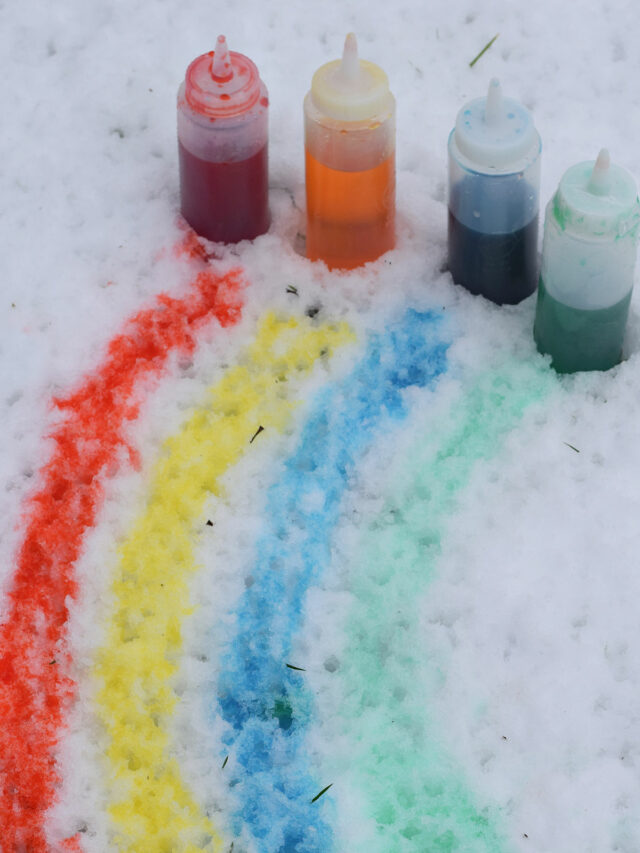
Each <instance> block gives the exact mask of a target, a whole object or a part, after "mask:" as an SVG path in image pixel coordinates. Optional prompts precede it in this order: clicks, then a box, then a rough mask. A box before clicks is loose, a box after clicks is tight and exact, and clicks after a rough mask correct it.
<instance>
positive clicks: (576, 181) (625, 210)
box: [553, 148, 640, 239]
mask: <svg viewBox="0 0 640 853" xmlns="http://www.w3.org/2000/svg"><path fill="white" fill-rule="evenodd" d="M553 212H554V216H555V219H556V221H557V222H558V225H559V226H560V228H561V229H562V230H563V231H564V230H567V231H571V232H572V233H574V234H578V235H581V236H585V237H595V238H598V237H604V238H609V239H615V238H617V237H622V236H624V235H625V234H627V233H628V232H629V231H631V230H632V229H634V228H637V227H638V223H639V221H640V217H639V207H638V191H637V189H636V183H635V181H634V179H633V178H632V176H631V175H630V174H629V172H627V171H626V169H623V168H622V167H621V166H616V165H615V163H612V162H611V160H610V158H609V152H608V151H607V150H606V148H603V149H602V151H600V154H599V155H598V159H597V160H596V161H595V162H594V161H593V160H589V161H587V162H584V163H577V164H576V165H575V166H572V167H571V168H570V169H568V170H567V171H566V172H565V173H564V175H563V176H562V179H561V181H560V185H559V186H558V190H557V192H556V194H555V197H554V199H553Z"/></svg>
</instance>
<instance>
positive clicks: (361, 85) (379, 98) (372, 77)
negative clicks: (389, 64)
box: [310, 33, 392, 121]
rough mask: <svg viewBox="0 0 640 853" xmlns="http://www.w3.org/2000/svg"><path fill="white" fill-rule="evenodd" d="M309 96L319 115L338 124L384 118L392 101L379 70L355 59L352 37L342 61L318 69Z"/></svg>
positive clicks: (345, 45) (382, 74)
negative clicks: (377, 117) (336, 121)
mask: <svg viewBox="0 0 640 853" xmlns="http://www.w3.org/2000/svg"><path fill="white" fill-rule="evenodd" d="M310 94H311V99H312V101H313V104H314V106H315V107H316V108H317V109H318V110H319V111H320V112H321V113H323V114H324V115H325V116H327V117H328V118H332V119H337V120H338V121H366V120H367V119H372V118H375V117H376V116H379V115H383V114H385V113H387V112H388V111H389V108H390V98H392V95H391V93H390V91H389V80H388V78H387V75H386V74H385V73H384V71H383V70H382V68H380V67H379V66H378V65H375V64H374V63H373V62H367V61H366V60H364V59H359V58H358V43H357V42H356V37H355V35H354V34H353V33H349V35H348V36H347V38H346V39H345V43H344V52H343V54H342V59H336V60H334V61H333V62H328V63H327V64H326V65H322V66H320V68H318V70H317V71H316V73H315V74H314V75H313V79H312V81H311V93H310ZM391 103H392V102H391Z"/></svg>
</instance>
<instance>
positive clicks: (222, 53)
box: [211, 35, 233, 80]
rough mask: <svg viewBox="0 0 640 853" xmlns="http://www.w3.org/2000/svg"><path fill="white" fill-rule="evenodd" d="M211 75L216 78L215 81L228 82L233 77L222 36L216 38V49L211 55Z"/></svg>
mask: <svg viewBox="0 0 640 853" xmlns="http://www.w3.org/2000/svg"><path fill="white" fill-rule="evenodd" d="M211 74H212V75H213V76H214V77H215V78H216V80H229V79H230V78H231V77H233V68H232V66H231V57H230V56H229V48H228V46H227V39H226V37H225V36H222V35H220V36H218V38H217V39H216V49H215V51H214V53H213V63H212V64H211Z"/></svg>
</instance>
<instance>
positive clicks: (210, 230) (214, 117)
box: [178, 52, 270, 243]
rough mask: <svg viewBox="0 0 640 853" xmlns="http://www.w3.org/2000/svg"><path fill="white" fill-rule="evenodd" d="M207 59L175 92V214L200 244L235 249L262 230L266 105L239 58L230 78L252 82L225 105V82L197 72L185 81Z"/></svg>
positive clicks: (252, 72)
mask: <svg viewBox="0 0 640 853" xmlns="http://www.w3.org/2000/svg"><path fill="white" fill-rule="evenodd" d="M211 55H213V52H212V54H211ZM211 55H209V54H206V55H205V56H204V57H199V58H198V59H197V60H195V61H194V63H192V65H191V66H190V67H189V69H188V70H187V78H186V80H185V81H184V82H183V83H182V85H181V86H180V89H179V91H178V152H179V164H180V196H181V212H182V215H183V216H184V218H185V219H186V220H187V222H188V223H189V224H190V225H191V227H192V228H193V229H194V230H195V231H196V232H197V233H198V234H200V235H201V236H202V237H206V238H207V239H208V240H213V241H216V242H222V243H236V242H238V241H240V240H251V239H253V238H254V237H257V236H258V235H260V234H264V233H265V231H267V230H268V228H269V223H270V216H269V195H268V191H269V177H268V104H269V102H268V95H267V90H266V87H265V85H264V83H263V82H262V81H261V80H260V78H259V76H258V73H257V69H255V66H254V65H253V63H251V62H250V60H248V59H247V58H246V57H243V56H242V55H241V54H234V53H231V54H230V57H231V58H232V60H233V61H234V62H235V61H236V57H240V58H241V60H242V62H241V63H238V67H237V69H236V71H237V73H239V74H240V75H241V76H242V77H243V79H244V78H247V77H249V78H251V79H249V80H245V84H244V91H242V90H241V91H240V92H239V93H237V92H233V91H232V93H231V94H230V95H228V96H227V97H226V98H225V94H227V93H226V92H225V91H224V89H225V86H224V83H225V81H223V82H222V84H218V83H217V81H216V80H215V78H213V79H212V80H211V81H209V78H208V77H207V76H206V74H205V73H204V72H203V69H202V68H199V69H196V71H197V75H198V79H197V80H196V81H195V82H194V81H193V80H191V81H190V71H191V69H192V67H193V66H194V65H195V64H196V63H201V65H205V63H206V58H207V57H210V56H211ZM247 68H248V69H249V71H246V70H245V69H247ZM203 81H204V82H203ZM198 83H200V85H199V86H198ZM190 84H191V86H192V87H193V88H195V89H196V92H195V95H194V94H193V88H192V90H191V92H190V89H189V86H190ZM218 86H219V88H220V90H221V91H220V92H218V91H216V90H217V88H218ZM205 87H206V88H205ZM208 88H210V89H211V90H212V91H211V93H210V92H208V91H207V89H208ZM203 90H204V92H203ZM190 95H191V96H190ZM210 95H211V97H210Z"/></svg>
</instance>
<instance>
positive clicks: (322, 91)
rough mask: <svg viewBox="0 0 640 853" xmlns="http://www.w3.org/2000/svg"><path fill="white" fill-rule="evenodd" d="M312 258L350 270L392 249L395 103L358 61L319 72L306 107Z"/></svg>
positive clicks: (378, 76) (380, 74)
mask: <svg viewBox="0 0 640 853" xmlns="http://www.w3.org/2000/svg"><path fill="white" fill-rule="evenodd" d="M304 138H305V171H306V190H307V257H308V258H310V259H311V260H314V261H315V260H323V261H324V262H325V263H326V264H327V266H329V267H330V268H340V269H352V268H353V267H358V266H360V265H361V264H364V263H366V262H367V261H373V260H375V259H376V258H378V257H379V256H380V255H382V254H384V252H387V251H388V250H389V249H392V248H393V247H394V245H395V99H394V97H393V95H392V94H391V92H390V91H389V81H388V79H387V75H386V74H385V73H384V71H383V70H382V69H381V68H379V67H378V66H377V65H374V64H373V63H372V62H367V61H365V60H363V59H359V58H358V45H357V42H356V37H355V35H354V34H353V33H350V34H349V35H348V36H347V38H346V40H345V43H344V53H343V55H342V59H338V60H335V61H334V62H329V63H327V64H326V65H322V66H321V67H320V68H319V69H318V70H317V71H316V73H315V74H314V75H313V79H312V81H311V89H310V91H309V92H308V94H307V96H306V97H305V100H304Z"/></svg>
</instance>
